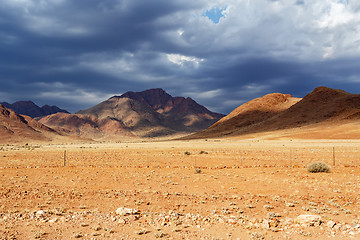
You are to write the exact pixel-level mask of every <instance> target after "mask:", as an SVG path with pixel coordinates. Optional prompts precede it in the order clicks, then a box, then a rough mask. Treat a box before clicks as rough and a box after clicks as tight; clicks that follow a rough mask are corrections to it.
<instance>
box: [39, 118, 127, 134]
mask: <svg viewBox="0 0 360 240" xmlns="http://www.w3.org/2000/svg"><path fill="white" fill-rule="evenodd" d="M39 122H40V123H42V124H44V125H46V126H50V127H52V128H54V129H56V130H57V131H58V132H61V133H63V134H64V135H69V136H77V137H80V138H87V139H94V140H101V139H112V140H116V139H123V138H126V137H134V135H133V134H132V133H131V132H130V131H129V130H128V129H127V128H126V127H125V126H124V125H123V124H122V123H121V122H120V121H118V120H115V119H111V118H103V119H98V118H97V117H94V116H87V115H77V114H67V113H56V114H53V115H49V116H46V117H43V118H41V119H40V120H39Z"/></svg>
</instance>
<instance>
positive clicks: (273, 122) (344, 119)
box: [190, 87, 360, 138]
mask: <svg viewBox="0 0 360 240" xmlns="http://www.w3.org/2000/svg"><path fill="white" fill-rule="evenodd" d="M359 119H360V95H358V94H350V93H347V92H344V91H342V90H338V89H331V88H326V87H318V88H316V89H315V90H314V91H313V92H311V93H310V94H308V95H306V96H305V97H304V98H303V99H298V98H292V97H291V96H290V95H287V94H279V93H275V94H269V95H266V96H264V97H262V98H258V99H255V100H252V101H250V102H248V103H246V104H243V105H242V106H240V107H238V108H237V109H235V110H234V111H233V112H232V113H230V114H229V115H228V116H226V117H224V118H222V119H221V120H219V121H218V122H217V123H215V124H214V125H212V126H211V127H210V128H208V129H206V130H204V131H202V132H199V133H197V134H194V135H192V136H190V138H210V137H224V136H240V135H245V134H252V133H261V132H272V131H279V130H286V129H294V132H295V130H296V134H297V135H301V133H300V132H299V128H304V127H306V129H307V130H306V129H304V131H308V132H307V134H306V136H308V137H309V138H311V130H310V129H311V128H316V129H317V131H318V132H317V134H318V136H319V137H321V138H327V136H330V135H331V134H330V132H329V131H328V128H329V127H333V128H334V129H335V127H336V129H339V128H341V129H343V131H344V126H343V125H345V124H347V125H349V124H358V121H359ZM349 126H350V125H349ZM347 129H348V128H347ZM325 130H326V131H325ZM321 131H325V132H327V134H323V135H322V134H319V132H321ZM333 135H334V136H335V135H336V136H338V137H339V138H346V132H343V134H342V135H341V136H340V135H339V134H333ZM350 135H351V136H355V135H354V134H353V131H352V133H351V134H350V133H349V136H350ZM356 136H357V135H356ZM359 136H360V132H359Z"/></svg>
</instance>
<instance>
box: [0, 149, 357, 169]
mask: <svg viewBox="0 0 360 240" xmlns="http://www.w3.org/2000/svg"><path fill="white" fill-rule="evenodd" d="M185 152H187V153H185ZM314 161H323V162H325V163H327V164H328V165H330V166H335V167H360V147H359V148H358V147H354V146H349V147H347V146H337V147H316V146H315V147H268V148H265V149H259V148H246V147H239V148H231V149H227V148H224V149H219V150H214V149H213V148H211V149H208V150H206V149H205V150H200V149H190V150H189V151H186V149H180V148H179V149H176V148H175V149H169V150H167V151H164V150H154V149H144V150H141V149H137V150H134V149H131V150H130V149H110V150H106V149H84V150H82V149H71V150H46V151H45V150H42V149H35V150H17V151H9V150H2V151H0V168H40V167H102V168H105V167H122V168H193V167H195V168H203V169H225V168H250V167H290V166H292V167H306V166H307V165H308V164H310V163H311V162H314Z"/></svg>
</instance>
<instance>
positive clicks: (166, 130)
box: [77, 89, 224, 137]
mask: <svg viewBox="0 0 360 240" xmlns="http://www.w3.org/2000/svg"><path fill="white" fill-rule="evenodd" d="M77 114H82V115H89V116H95V117H97V118H100V119H104V118H108V117H110V118H114V119H117V120H119V121H121V122H122V123H124V125H125V126H126V127H128V128H130V129H131V131H132V132H134V133H135V134H136V135H137V136H141V137H153V136H162V135H169V134H175V133H178V132H195V131H199V130H202V129H205V128H207V127H209V126H210V125H211V124H213V123H215V122H216V121H217V120H219V119H220V118H221V117H223V116H224V115H222V114H218V113H213V112H211V111H209V110H208V109H206V108H205V107H203V106H201V105H199V104H198V103H196V102H195V101H194V100H192V99H191V98H183V97H172V96H171V95H169V94H167V93H166V92H165V91H164V90H162V89H150V90H147V91H144V92H127V93H125V94H123V95H121V96H114V97H112V98H110V99H108V100H107V101H104V102H102V103H100V104H98V105H96V106H94V107H92V108H89V109H87V110H83V111H79V112H77Z"/></svg>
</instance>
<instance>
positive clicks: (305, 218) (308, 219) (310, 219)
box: [297, 215, 321, 226]
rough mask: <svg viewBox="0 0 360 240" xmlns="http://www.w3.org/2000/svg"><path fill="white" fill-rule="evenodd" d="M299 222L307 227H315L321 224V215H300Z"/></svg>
mask: <svg viewBox="0 0 360 240" xmlns="http://www.w3.org/2000/svg"><path fill="white" fill-rule="evenodd" d="M297 221H298V222H299V223H300V224H302V225H306V226H315V225H320V224H321V216H319V215H300V216H298V217H297Z"/></svg>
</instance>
